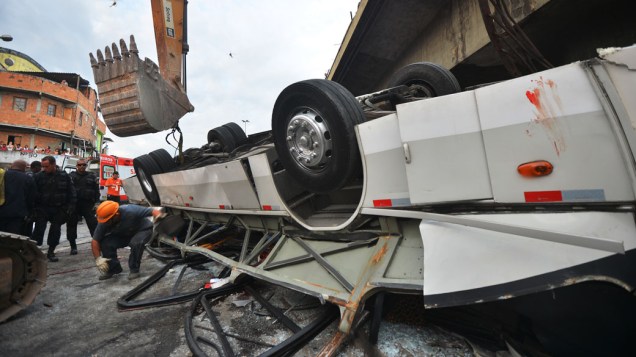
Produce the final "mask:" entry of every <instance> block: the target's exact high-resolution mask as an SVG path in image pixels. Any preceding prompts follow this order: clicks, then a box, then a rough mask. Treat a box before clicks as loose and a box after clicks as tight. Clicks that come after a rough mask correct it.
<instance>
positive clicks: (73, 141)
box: [0, 48, 106, 156]
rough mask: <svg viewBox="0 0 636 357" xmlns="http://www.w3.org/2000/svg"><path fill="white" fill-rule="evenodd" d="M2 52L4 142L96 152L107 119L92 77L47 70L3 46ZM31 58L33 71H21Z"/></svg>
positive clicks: (0, 137)
mask: <svg viewBox="0 0 636 357" xmlns="http://www.w3.org/2000/svg"><path fill="white" fill-rule="evenodd" d="M0 54H1V55H2V56H0V60H2V63H1V64H0V146H1V145H2V144H6V145H8V144H9V143H12V144H13V145H14V146H17V145H18V144H20V146H21V147H23V148H24V147H25V146H28V148H29V149H33V148H34V147H36V146H37V148H47V147H50V148H51V151H52V152H54V151H55V149H60V150H61V151H62V152H63V151H65V150H68V151H69V152H70V153H72V154H76V155H79V156H94V155H96V154H98V153H99V149H100V148H101V144H102V140H103V136H104V133H105V132H106V124H104V122H103V121H102V120H101V119H100V118H99V116H98V109H99V108H98V100H97V93H96V91H95V90H94V89H93V88H91V87H90V86H89V82H88V81H87V80H85V79H83V78H81V76H79V75H78V74H74V73H52V72H46V71H45V70H44V68H42V66H40V65H39V64H37V62H35V61H33V60H32V59H30V58H29V57H28V56H26V55H23V54H21V53H19V52H17V51H12V50H7V49H3V48H0ZM27 62H31V63H32V64H33V66H32V69H34V70H33V71H28V72H27V71H24V70H23V69H24V68H25V63H27ZM12 68H15V69H17V71H15V70H12ZM38 69H39V70H41V71H38Z"/></svg>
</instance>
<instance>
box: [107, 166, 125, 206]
mask: <svg viewBox="0 0 636 357" xmlns="http://www.w3.org/2000/svg"><path fill="white" fill-rule="evenodd" d="M104 186H106V187H107V188H108V192H107V193H106V199H108V200H109V201H114V202H117V203H120V198H119V196H120V195H121V193H120V191H121V188H122V187H123V186H124V185H123V183H122V182H121V179H120V178H119V172H117V171H113V176H112V177H109V178H108V180H106V183H105V185H104Z"/></svg>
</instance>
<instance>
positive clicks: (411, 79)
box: [389, 62, 462, 98]
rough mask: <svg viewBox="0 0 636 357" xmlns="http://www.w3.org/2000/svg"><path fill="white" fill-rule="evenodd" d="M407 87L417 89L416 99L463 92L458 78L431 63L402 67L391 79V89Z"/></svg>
mask: <svg viewBox="0 0 636 357" xmlns="http://www.w3.org/2000/svg"><path fill="white" fill-rule="evenodd" d="M400 85H405V86H408V87H411V88H413V89H415V91H416V93H417V94H416V97H421V98H431V97H439V96H441V95H447V94H453V93H458V92H461V90H462V88H461V87H460V86H459V82H458V81H457V78H455V76H454V75H453V74H452V73H451V72H450V71H449V70H448V69H446V68H444V67H442V66H440V65H438V64H435V63H431V62H417V63H413V64H410V65H408V66H405V67H402V68H401V69H400V70H398V71H397V72H395V73H394V74H393V76H391V79H389V88H390V87H397V86H400Z"/></svg>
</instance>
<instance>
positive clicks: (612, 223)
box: [420, 212, 636, 295]
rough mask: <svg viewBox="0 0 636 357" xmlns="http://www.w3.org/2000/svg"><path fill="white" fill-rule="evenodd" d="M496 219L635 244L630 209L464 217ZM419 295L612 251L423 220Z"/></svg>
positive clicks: (494, 281)
mask: <svg viewBox="0 0 636 357" xmlns="http://www.w3.org/2000/svg"><path fill="white" fill-rule="evenodd" d="M463 217H467V218H471V219H475V220H483V221H489V222H496V223H505V224H510V225H517V226H526V227H532V228H535V229H545V230H547V231H558V232H564V233H569V234H573V235H582V236H590V237H597V238H604V239H610V240H615V241H620V242H623V244H624V246H625V250H626V251H627V250H630V249H634V248H636V227H635V226H634V215H633V214H632V213H610V212H576V213H521V214H504V215H497V214H488V215H465V216H463ZM420 233H421V235H422V242H423V245H424V295H436V294H445V293H452V292H457V291H464V290H471V289H479V288H484V287H489V286H495V285H499V284H505V283H510V282H513V281H517V280H521V279H525V278H529V277H533V276H538V275H541V274H546V273H550V272H553V271H557V270H560V269H565V268H569V267H572V266H575V265H578V264H583V263H588V262H591V261H594V260H598V259H601V258H604V257H607V256H610V255H612V254H614V253H611V252H606V251H602V250H597V249H591V248H585V247H579V246H574V245H569V244H562V243H555V242H550V241H546V240H540V239H534V238H528V237H523V236H518V235H513V234H507V233H498V232H493V231H489V230H484V229H478V228H472V227H467V226H463V225H458V224H450V223H441V222H433V221H426V220H423V221H422V222H421V223H420Z"/></svg>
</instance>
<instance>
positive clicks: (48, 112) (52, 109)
mask: <svg viewBox="0 0 636 357" xmlns="http://www.w3.org/2000/svg"><path fill="white" fill-rule="evenodd" d="M56 109H57V106H55V104H49V106H48V107H47V108H46V115H50V116H52V117H54V116H55V111H56Z"/></svg>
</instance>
